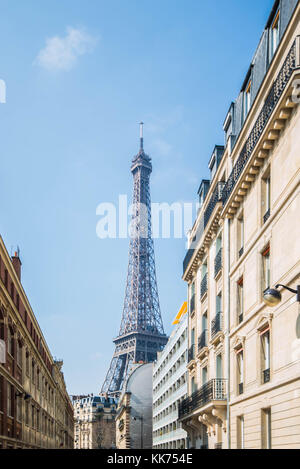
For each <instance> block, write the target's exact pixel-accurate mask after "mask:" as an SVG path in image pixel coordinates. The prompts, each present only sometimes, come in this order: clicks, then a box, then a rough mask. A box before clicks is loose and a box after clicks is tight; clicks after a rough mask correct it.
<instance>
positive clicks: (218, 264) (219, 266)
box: [215, 248, 222, 277]
mask: <svg viewBox="0 0 300 469" xmlns="http://www.w3.org/2000/svg"><path fill="white" fill-rule="evenodd" d="M221 269H222V248H221V249H219V252H218V254H217V255H216V258H215V277H216V276H217V275H218V273H219V272H220V270H221Z"/></svg>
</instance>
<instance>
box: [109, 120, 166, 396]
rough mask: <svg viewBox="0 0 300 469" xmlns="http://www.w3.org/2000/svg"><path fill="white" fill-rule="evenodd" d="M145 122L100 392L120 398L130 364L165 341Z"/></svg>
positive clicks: (152, 355)
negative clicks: (114, 327)
mask: <svg viewBox="0 0 300 469" xmlns="http://www.w3.org/2000/svg"><path fill="white" fill-rule="evenodd" d="M143 130H144V123H143V122H141V123H140V149H139V153H138V154H137V155H136V156H135V157H134V159H133V161H132V166H131V172H132V175H133V181H134V190H133V206H134V210H133V214H132V220H131V226H132V233H131V239H130V247H129V263H128V273H127V282H126V291H125V300H124V308H123V315H122V321H121V327H120V331H119V336H118V337H117V338H116V339H115V340H114V343H115V346H116V348H115V353H114V355H113V358H112V361H111V364H110V367H109V370H108V373H107V376H106V379H105V381H104V384H103V386H102V389H101V393H107V394H108V395H110V396H111V397H119V396H120V394H121V391H122V387H123V384H124V383H125V381H126V379H127V377H128V375H129V373H130V369H131V366H132V364H133V363H139V362H143V363H144V362H153V361H154V360H156V356H157V352H158V351H160V350H162V348H163V347H164V346H165V344H166V343H167V340H168V338H167V336H166V334H165V332H164V327H163V322H162V318H161V312H160V305H159V298H158V290H157V281H156V271H155V259H154V245H153V239H152V228H151V198H150V174H151V173H152V164H151V159H150V157H149V156H148V155H146V153H145V152H144V134H143Z"/></svg>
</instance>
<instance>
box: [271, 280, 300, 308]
mask: <svg viewBox="0 0 300 469" xmlns="http://www.w3.org/2000/svg"><path fill="white" fill-rule="evenodd" d="M279 287H282V288H285V289H286V290H288V291H290V292H291V293H295V295H297V301H298V302H299V303H300V285H298V286H297V289H296V290H294V289H293V288H290V287H286V286H285V285H281V284H279V285H276V287H275V289H274V288H267V290H265V291H264V302H265V303H266V305H268V306H271V307H274V306H277V305H278V304H279V303H280V301H281V293H280V292H279V291H278V290H277V289H278V288H279Z"/></svg>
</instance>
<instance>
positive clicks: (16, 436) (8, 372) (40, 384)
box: [0, 237, 74, 449]
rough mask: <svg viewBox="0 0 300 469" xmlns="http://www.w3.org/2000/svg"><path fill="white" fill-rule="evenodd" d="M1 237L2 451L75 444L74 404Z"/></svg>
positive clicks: (18, 267) (16, 264) (18, 265)
mask: <svg viewBox="0 0 300 469" xmlns="http://www.w3.org/2000/svg"><path fill="white" fill-rule="evenodd" d="M62 365H63V362H62V361H61V360H54V359H53V357H52V355H51V353H50V351H49V348H48V346H47V343H46V341H45V338H44V336H43V333H42V331H41V329H40V327H39V324H38V322H37V319H36V317H35V315H34V313H33V311H32V309H31V306H30V303H29V301H28V298H27V296H26V294H25V292H24V290H23V287H22V283H21V261H20V257H19V254H18V253H15V255H14V256H13V257H12V258H10V256H9V254H8V252H7V250H6V248H5V245H4V243H3V240H2V238H1V237H0V449H25V448H27V449H40V448H45V449H46V448H51V449H55V448H56V449H67V448H69V449H70V448H73V446H74V441H73V436H74V420H73V407H72V403H71V401H70V398H69V396H68V393H67V390H66V385H65V380H64V376H63V373H62V371H61V369H62Z"/></svg>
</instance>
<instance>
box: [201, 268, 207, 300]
mask: <svg viewBox="0 0 300 469" xmlns="http://www.w3.org/2000/svg"><path fill="white" fill-rule="evenodd" d="M200 291H201V298H202V296H204V295H205V293H206V292H207V273H206V274H205V275H204V277H203V279H202V282H201V287H200Z"/></svg>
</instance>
